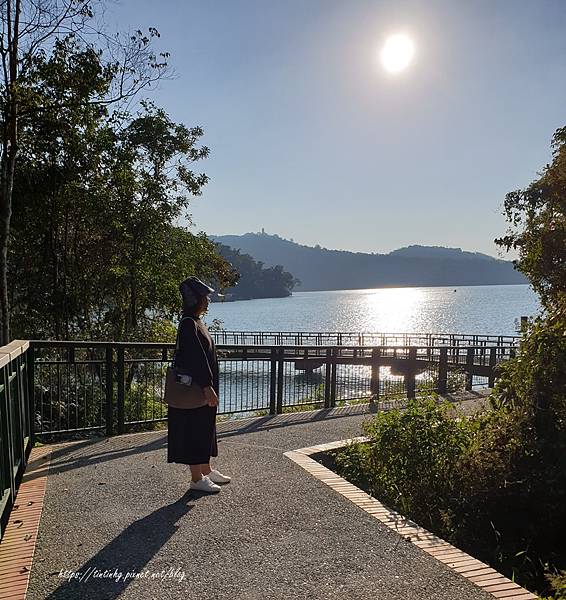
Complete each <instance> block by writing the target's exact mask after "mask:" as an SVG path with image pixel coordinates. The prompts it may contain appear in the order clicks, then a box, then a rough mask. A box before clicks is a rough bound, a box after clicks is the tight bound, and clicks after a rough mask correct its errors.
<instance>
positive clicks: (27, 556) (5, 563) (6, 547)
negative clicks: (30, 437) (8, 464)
mask: <svg viewBox="0 0 566 600" xmlns="http://www.w3.org/2000/svg"><path fill="white" fill-rule="evenodd" d="M51 450H52V448H51V447H49V446H39V447H37V448H32V450H31V453H30V456H29V460H28V464H27V467H26V470H25V473H24V475H23V477H22V481H21V483H20V487H19V488H18V493H17V495H16V499H15V501H14V506H13V508H12V511H11V513H10V518H9V520H8V524H7V526H6V530H5V531H4V536H3V537H2V542H1V543H0V600H8V599H9V600H24V599H25V597H26V593H27V588H28V584H29V577H30V573H31V565H32V561H33V554H34V552H35V545H36V543H37V533H38V530H39V521H40V519H41V511H42V509H43V500H44V497H45V488H46V485H47V474H48V472H49V463H50V460H51Z"/></svg>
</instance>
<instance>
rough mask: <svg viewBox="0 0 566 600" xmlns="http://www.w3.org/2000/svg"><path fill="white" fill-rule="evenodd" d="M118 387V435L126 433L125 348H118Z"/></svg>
mask: <svg viewBox="0 0 566 600" xmlns="http://www.w3.org/2000/svg"><path fill="white" fill-rule="evenodd" d="M117 367H118V369H117V371H118V372H117V374H116V376H117V379H118V381H117V385H118V398H117V400H118V433H119V434H120V433H124V399H125V396H126V378H125V373H124V346H121V345H120V346H118V365H117Z"/></svg>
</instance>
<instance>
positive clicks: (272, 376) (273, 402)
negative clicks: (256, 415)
mask: <svg viewBox="0 0 566 600" xmlns="http://www.w3.org/2000/svg"><path fill="white" fill-rule="evenodd" d="M269 414H270V415H275V414H277V350H276V349H275V348H271V359H270V361H269Z"/></svg>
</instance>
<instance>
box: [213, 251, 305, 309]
mask: <svg viewBox="0 0 566 600" xmlns="http://www.w3.org/2000/svg"><path fill="white" fill-rule="evenodd" d="M217 248H218V252H219V254H220V255H221V256H223V257H224V258H225V259H226V260H227V261H228V262H230V264H231V265H232V267H233V268H234V269H235V270H236V271H237V272H238V273H239V275H240V280H239V281H238V285H237V286H236V287H234V288H229V289H228V290H226V293H227V295H228V296H229V297H230V299H232V300H247V299H250V298H280V297H281V298H282V297H286V296H290V295H291V292H292V290H293V288H294V287H295V286H296V285H298V284H299V283H300V282H299V280H298V279H296V278H294V277H293V276H292V275H291V273H288V272H287V271H284V270H283V267H282V266H281V265H276V266H275V267H269V268H267V267H264V264H263V262H261V261H255V260H254V259H253V258H252V257H251V256H250V255H249V254H241V253H240V251H239V250H234V249H233V248H230V247H228V246H224V245H223V244H217Z"/></svg>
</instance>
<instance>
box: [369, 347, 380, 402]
mask: <svg viewBox="0 0 566 600" xmlns="http://www.w3.org/2000/svg"><path fill="white" fill-rule="evenodd" d="M380 356H381V348H372V349H371V383H370V392H371V394H372V396H374V397H375V399H376V400H379V368H380V361H379V358H380Z"/></svg>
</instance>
